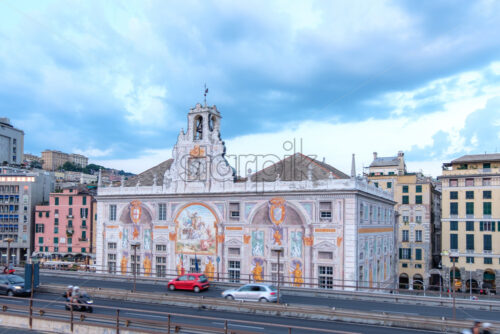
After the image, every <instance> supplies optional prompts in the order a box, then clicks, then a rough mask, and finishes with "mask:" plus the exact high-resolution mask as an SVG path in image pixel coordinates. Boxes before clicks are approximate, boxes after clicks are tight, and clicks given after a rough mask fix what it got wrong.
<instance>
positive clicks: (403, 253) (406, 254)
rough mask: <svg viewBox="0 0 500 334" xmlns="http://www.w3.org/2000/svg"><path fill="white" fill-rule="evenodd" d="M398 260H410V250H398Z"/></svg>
mask: <svg viewBox="0 0 500 334" xmlns="http://www.w3.org/2000/svg"><path fill="white" fill-rule="evenodd" d="M400 259H402V260H411V248H400Z"/></svg>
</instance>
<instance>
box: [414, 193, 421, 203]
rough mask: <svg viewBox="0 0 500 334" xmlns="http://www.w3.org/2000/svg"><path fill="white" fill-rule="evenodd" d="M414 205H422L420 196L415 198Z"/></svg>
mask: <svg viewBox="0 0 500 334" xmlns="http://www.w3.org/2000/svg"><path fill="white" fill-rule="evenodd" d="M415 204H422V195H417V196H415Z"/></svg>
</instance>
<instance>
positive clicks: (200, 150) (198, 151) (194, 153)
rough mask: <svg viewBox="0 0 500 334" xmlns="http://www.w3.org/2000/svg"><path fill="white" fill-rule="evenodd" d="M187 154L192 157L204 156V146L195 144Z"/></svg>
mask: <svg viewBox="0 0 500 334" xmlns="http://www.w3.org/2000/svg"><path fill="white" fill-rule="evenodd" d="M189 155H190V156H191V157H193V158H203V157H205V148H204V147H200V145H195V146H194V147H193V149H191V150H190V151H189Z"/></svg>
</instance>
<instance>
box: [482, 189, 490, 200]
mask: <svg viewBox="0 0 500 334" xmlns="http://www.w3.org/2000/svg"><path fill="white" fill-rule="evenodd" d="M483 199H491V190H484V191H483Z"/></svg>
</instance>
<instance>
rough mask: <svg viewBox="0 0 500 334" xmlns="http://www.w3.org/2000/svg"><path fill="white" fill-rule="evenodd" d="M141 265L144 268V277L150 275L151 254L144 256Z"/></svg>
mask: <svg viewBox="0 0 500 334" xmlns="http://www.w3.org/2000/svg"><path fill="white" fill-rule="evenodd" d="M142 265H143V266H144V274H145V275H146V276H149V275H151V253H149V254H146V256H145V257H144V261H143V263H142Z"/></svg>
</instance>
